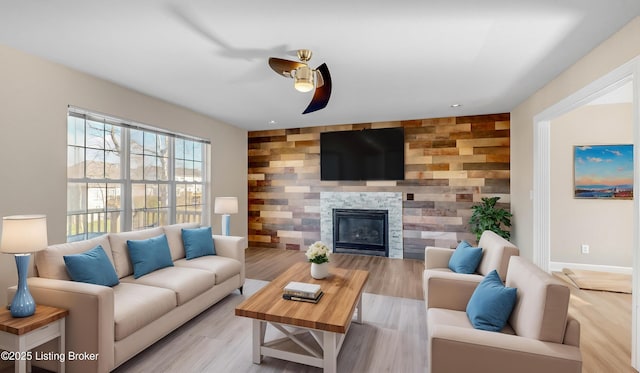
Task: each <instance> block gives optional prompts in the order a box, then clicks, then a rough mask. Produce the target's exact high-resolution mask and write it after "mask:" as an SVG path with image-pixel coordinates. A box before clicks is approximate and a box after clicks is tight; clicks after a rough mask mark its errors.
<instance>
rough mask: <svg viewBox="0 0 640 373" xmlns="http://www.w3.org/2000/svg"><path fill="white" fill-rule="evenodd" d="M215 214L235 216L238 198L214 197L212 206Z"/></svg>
mask: <svg viewBox="0 0 640 373" xmlns="http://www.w3.org/2000/svg"><path fill="white" fill-rule="evenodd" d="M214 212H215V213H216V214H237V213H238V198H236V197H216V202H215V206H214Z"/></svg>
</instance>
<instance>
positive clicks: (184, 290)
mask: <svg viewBox="0 0 640 373" xmlns="http://www.w3.org/2000/svg"><path fill="white" fill-rule="evenodd" d="M123 282H127V283H133V284H139V285H148V286H156V287H159V288H165V289H169V290H173V292H174V293H175V297H176V302H177V304H178V306H181V305H183V304H185V303H186V302H188V301H189V300H191V299H193V298H195V297H197V296H198V295H200V294H202V293H204V292H205V291H207V290H209V289H211V288H212V287H213V286H214V285H215V282H216V276H215V274H214V273H213V272H210V271H204V270H200V269H195V268H185V267H166V268H162V269H159V270H157V271H153V272H151V273H149V274H148V275H146V276H142V277H140V278H137V279H136V278H134V277H133V276H128V277H125V278H122V279H120V283H123Z"/></svg>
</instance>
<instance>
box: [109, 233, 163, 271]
mask: <svg viewBox="0 0 640 373" xmlns="http://www.w3.org/2000/svg"><path fill="white" fill-rule="evenodd" d="M163 233H164V230H163V229H162V228H150V229H143V230H140V231H132V232H122V233H111V234H109V243H110V244H111V251H112V252H113V264H114V267H115V268H116V273H117V274H118V277H119V278H123V277H126V276H129V275H131V274H133V266H132V265H131V259H130V258H129V247H128V246H127V240H144V239H147V238H151V237H157V236H160V235H162V234H163ZM103 247H104V246H103ZM105 250H106V249H105Z"/></svg>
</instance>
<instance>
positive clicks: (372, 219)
mask: <svg viewBox="0 0 640 373" xmlns="http://www.w3.org/2000/svg"><path fill="white" fill-rule="evenodd" d="M388 220H389V213H388V211H387V210H361V209H333V249H334V252H336V253H346V254H364V255H376V256H389V237H388V233H387V232H388V230H389V229H388V225H389V222H388Z"/></svg>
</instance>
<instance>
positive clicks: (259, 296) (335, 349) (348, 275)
mask: <svg viewBox="0 0 640 373" xmlns="http://www.w3.org/2000/svg"><path fill="white" fill-rule="evenodd" d="M329 273H330V274H329V277H327V278H326V279H324V280H315V279H313V278H312V277H311V275H310V273H309V263H296V264H295V265H293V266H292V267H291V268H289V269H288V270H287V271H286V272H284V273H282V274H281V275H280V276H278V277H277V278H276V279H274V280H273V281H272V282H271V283H270V284H268V285H267V286H265V287H264V288H262V289H261V290H259V291H258V292H257V293H255V294H254V295H252V296H251V297H250V298H248V299H246V300H245V301H244V302H242V303H241V304H240V305H238V307H236V315H237V316H244V317H249V318H252V319H254V320H253V362H254V363H255V364H260V363H261V362H262V357H263V356H271V357H275V358H278V359H283V360H289V361H294V362H297V363H302V364H306V365H311V366H315V367H319V368H324V371H325V372H330V373H333V372H335V371H336V369H337V359H338V353H339V352H340V348H341V347H342V342H343V341H344V338H345V335H346V333H347V331H348V330H349V327H350V326H351V321H352V319H353V316H354V315H356V322H357V323H362V290H363V289H364V285H365V283H366V282H367V278H368V277H369V272H367V271H362V270H357V269H343V268H330V270H329ZM290 281H299V282H308V283H313V284H319V285H320V286H321V287H322V291H323V292H324V296H323V297H322V298H321V299H320V301H319V302H318V303H317V304H313V303H306V302H297V301H291V300H285V299H282V288H284V287H285V285H287V284H288V283H289V282H290ZM356 312H357V313H356ZM267 324H271V325H272V326H273V327H275V328H276V329H277V330H279V331H280V332H282V333H283V334H284V335H285V337H284V338H280V339H276V340H273V341H267V342H265V333H266V328H267ZM309 335H310V337H309Z"/></svg>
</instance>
